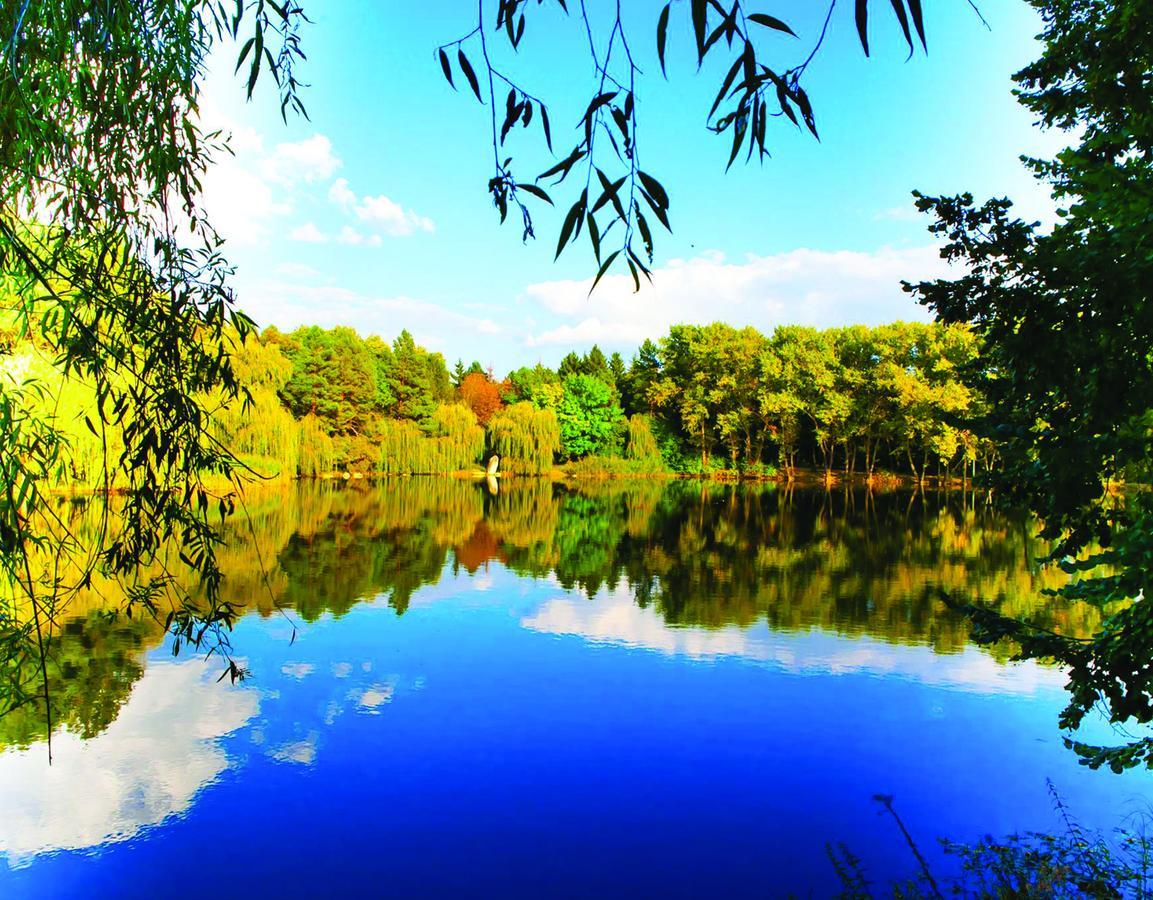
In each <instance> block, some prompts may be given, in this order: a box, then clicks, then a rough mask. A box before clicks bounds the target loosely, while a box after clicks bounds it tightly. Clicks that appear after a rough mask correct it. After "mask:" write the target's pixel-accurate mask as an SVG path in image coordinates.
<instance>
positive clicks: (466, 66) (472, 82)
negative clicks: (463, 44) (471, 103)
mask: <svg viewBox="0 0 1153 900" xmlns="http://www.w3.org/2000/svg"><path fill="white" fill-rule="evenodd" d="M456 58H457V62H459V63H460V70H461V71H462V72H464V77H465V78H467V79H468V86H469V87H470V88H472V92H473V93H474V94H476V99H477V100H480V102H481V103H484V100H483V99H481V96H480V82H478V81H477V80H476V72H474V71H473V68H472V63H470V62H469V61H468V57H467V56H465V55H464V51H463V50H458V51H457V54H456Z"/></svg>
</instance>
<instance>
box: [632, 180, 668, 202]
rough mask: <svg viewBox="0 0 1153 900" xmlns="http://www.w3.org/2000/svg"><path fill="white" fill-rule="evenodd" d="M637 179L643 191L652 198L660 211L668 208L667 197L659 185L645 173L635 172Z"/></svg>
mask: <svg viewBox="0 0 1153 900" xmlns="http://www.w3.org/2000/svg"><path fill="white" fill-rule="evenodd" d="M637 177H638V178H640V180H641V184H642V185H644V189H645V190H646V191H648V193H649V194H650V195H651V196H652V198H653V199H654V200H655V201H656V202H657V203H658V204H659V205H660V207H661V208H662V209H668V208H669V195H668V194H667V193H665V189H664V188H663V187H662V186H661V183H660V182H659V181H657V180H656V179H655V178H653V176H651V175H649V174H648V173H647V172H640V171H638V172H637Z"/></svg>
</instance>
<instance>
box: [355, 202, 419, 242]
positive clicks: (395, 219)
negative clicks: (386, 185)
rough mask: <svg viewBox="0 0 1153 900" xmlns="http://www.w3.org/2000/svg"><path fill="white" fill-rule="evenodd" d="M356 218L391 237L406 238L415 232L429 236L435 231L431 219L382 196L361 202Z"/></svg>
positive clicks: (357, 208)
mask: <svg viewBox="0 0 1153 900" xmlns="http://www.w3.org/2000/svg"><path fill="white" fill-rule="evenodd" d="M350 193H351V192H350ZM356 217H357V218H358V219H360V221H362V222H365V223H368V224H369V225H372V226H375V227H376V228H377V229H379V230H380V231H383V232H384V233H385V234H387V235H389V236H391V237H407V236H408V235H410V234H414V233H415V232H417V231H425V232H428V233H429V234H431V233H432V232H433V231H435V230H436V225H435V224H434V223H433V221H432V219H430V218H428V217H427V216H420V215H417V214H416V213H415V212H413V211H412V210H411V209H405V208H404V207H403V206H401V205H400V204H399V203H397V202H396V201H394V200H391V199H389V198H388V197H386V196H384V194H380V195H379V196H376V197H365V198H364V199H363V200H361V202H360V203H359V204H358V205H357V207H356Z"/></svg>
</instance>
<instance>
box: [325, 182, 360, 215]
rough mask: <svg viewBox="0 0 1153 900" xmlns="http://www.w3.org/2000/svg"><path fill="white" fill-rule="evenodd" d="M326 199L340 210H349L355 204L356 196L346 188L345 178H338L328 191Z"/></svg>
mask: <svg viewBox="0 0 1153 900" xmlns="http://www.w3.org/2000/svg"><path fill="white" fill-rule="evenodd" d="M328 199H329V200H331V201H332V202H333V203H335V204H336V205H337V206H339V207H340V208H341V209H346V210H347V209H351V208H352V207H353V206H354V205H355V204H356V194H354V193H353V192H352V190H351V189H350V188H349V187H348V179H347V178H338V179H336V181H334V182H333V183H332V187H330V188H329V189H328Z"/></svg>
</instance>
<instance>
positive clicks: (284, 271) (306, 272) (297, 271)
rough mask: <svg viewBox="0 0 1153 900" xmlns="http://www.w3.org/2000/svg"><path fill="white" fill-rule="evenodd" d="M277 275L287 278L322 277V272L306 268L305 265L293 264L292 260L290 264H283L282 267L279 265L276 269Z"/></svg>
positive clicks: (309, 267) (310, 267)
mask: <svg viewBox="0 0 1153 900" xmlns="http://www.w3.org/2000/svg"><path fill="white" fill-rule="evenodd" d="M276 274H277V275H283V276H284V277H285V278H319V277H320V272H318V271H317V270H316V269H314V268H312V266H306V265H305V264H304V263H298V262H292V261H291V260H290V261H288V262H282V263H281V264H280V265H278V266H277V267H276Z"/></svg>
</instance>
